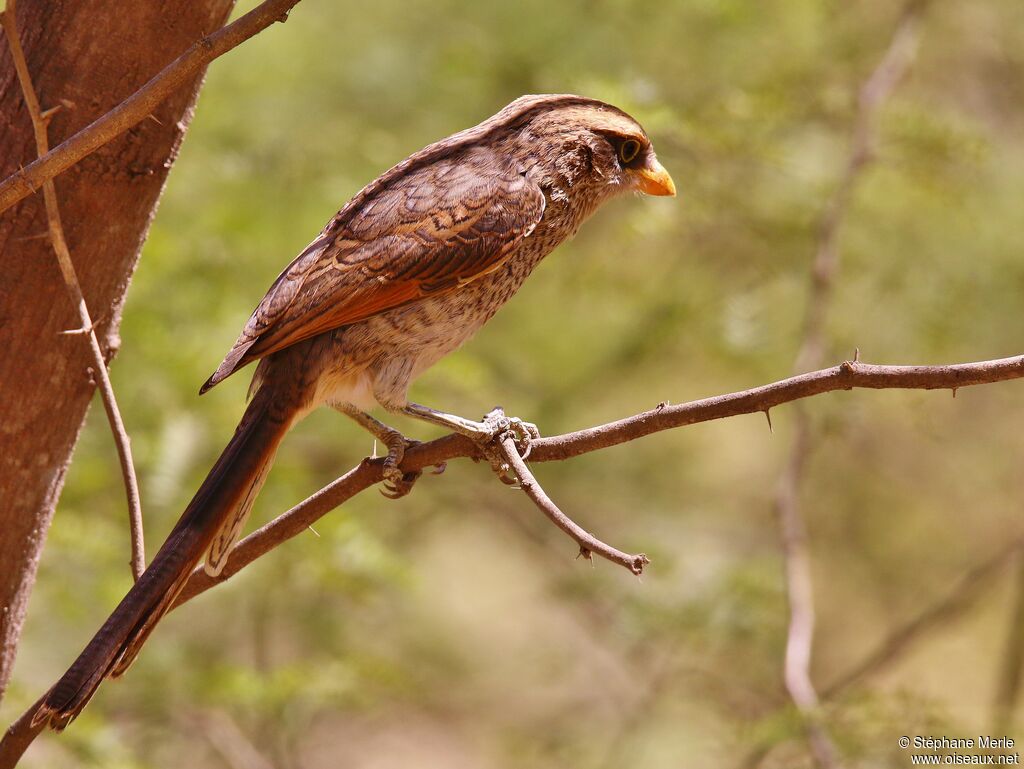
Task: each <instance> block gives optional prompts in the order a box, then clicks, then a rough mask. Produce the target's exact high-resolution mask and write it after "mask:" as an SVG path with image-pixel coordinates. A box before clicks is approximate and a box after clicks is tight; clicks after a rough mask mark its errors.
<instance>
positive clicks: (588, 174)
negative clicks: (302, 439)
mask: <svg viewBox="0 0 1024 769" xmlns="http://www.w3.org/2000/svg"><path fill="white" fill-rule="evenodd" d="M624 192H643V193H646V194H649V195H674V194H675V186H674V185H673V183H672V179H671V177H670V176H669V175H668V173H667V172H666V171H665V169H664V168H663V167H662V166H661V164H660V163H658V160H657V158H656V157H655V154H654V149H653V148H652V147H651V142H650V140H649V139H648V137H647V134H646V133H645V132H644V130H643V128H641V127H640V124H639V123H637V121H636V120H634V119H633V118H632V117H630V116H629V115H627V114H626V113H625V112H623V111H622V110H620V109H617V108H615V107H613V106H611V105H610V104H605V103H603V102H600V101H596V100H594V99H587V98H584V97H581V96H572V95H541V96H523V97H521V98H519V99H516V100H515V101H514V102H512V103H511V104H509V105H508V106H507V107H505V108H504V109H503V110H501V111H500V112H499V113H497V114H496V115H494V116H493V117H490V118H488V119H487V120H485V121H484V122H482V123H480V124H479V125H477V126H474V127H473V128H469V129H467V130H465V131H461V132H459V133H457V134H454V135H453V136H450V137H448V138H447V139H443V140H441V141H439V142H437V143H435V144H431V145H430V146H428V147H426V148H425V149H422V150H420V151H419V152H417V153H415V154H414V155H411V156H410V157H408V158H406V159H405V160H403V161H402V162H401V163H399V164H398V165H396V166H395V167H394V168H392V169H391V170H390V171H387V172H386V173H384V174H383V175H382V176H380V177H379V178H378V179H376V180H375V181H373V182H371V183H370V184H369V185H367V186H366V187H364V188H363V190H362V191H361V192H359V194H357V195H356V196H355V197H354V198H352V200H351V201H349V202H348V204H347V205H345V207H344V208H342V209H341V210H340V211H339V212H338V213H337V214H336V215H335V216H334V218H333V219H331V221H330V222H329V223H328V224H327V226H326V227H324V229H323V231H322V232H321V233H320V235H319V236H318V237H317V238H316V239H315V240H314V241H313V242H312V243H310V244H309V246H307V247H306V248H305V249H304V250H303V251H302V253H300V254H299V255H298V256H297V257H296V258H295V260H294V261H292V263H291V264H289V265H288V267H286V268H285V270H284V272H282V273H281V274H280V276H278V278H277V280H275V281H274V284H273V285H272V286H271V287H270V290H269V291H268V292H267V295H266V296H265V297H264V298H263V301H261V302H260V304H259V306H258V307H257V308H256V310H255V312H253V314H252V317H250V318H249V321H248V323H246V325H245V328H244V330H243V331H242V334H241V336H239V338H238V341H237V342H235V345H234V347H232V348H231V350H230V352H228V354H227V357H225V358H224V362H223V363H221V364H220V366H219V367H218V368H217V370H216V371H215V372H214V374H213V376H211V377H210V378H209V380H208V381H207V382H206V384H204V385H203V387H202V390H201V392H203V391H206V390H208V389H209V388H210V387H213V386H214V385H215V384H217V383H218V382H220V381H221V380H223V379H224V378H226V377H228V376H230V375H231V374H233V373H234V372H235V371H237V370H238V369H240V368H242V367H244V366H246V365H247V364H249V363H252V362H254V361H259V365H258V366H257V367H256V373H255V376H254V378H253V383H252V387H251V389H250V394H251V401H250V403H249V406H248V408H247V409H246V411H245V414H244V416H243V417H242V420H241V422H240V423H239V425H238V428H237V430H236V431H235V434H234V437H233V438H232V439H231V441H230V442H229V443H228V445H227V447H226V448H225V449H224V451H223V453H222V454H221V455H220V458H219V459H218V460H217V462H216V464H215V465H214V466H213V469H212V470H211V471H210V473H209V475H208V476H207V478H206V480H205V481H204V482H203V484H202V486H201V487H200V488H199V491H198V492H196V495H195V497H194V498H193V499H192V501H191V502H190V503H189V505H188V507H187V508H186V509H185V512H184V513H183V515H182V517H181V519H180V520H179V521H178V523H177V525H175V527H174V529H173V530H172V531H171V533H170V535H169V536H168V538H167V541H166V542H165V543H164V544H163V546H162V547H161V548H160V551H159V552H158V553H157V554H156V557H155V558H154V559H153V562H152V564H151V565H150V566H149V568H148V569H146V571H145V573H144V574H143V575H142V577H141V578H140V579H139V581H138V582H137V583H136V584H135V586H134V587H132V589H131V590H130V591H129V592H128V594H127V595H126V596H125V597H124V599H123V600H122V601H121V603H120V605H118V607H117V608H116V609H115V610H114V613H113V614H111V616H110V618H109V619H108V620H107V621H106V623H105V624H104V625H103V627H102V628H101V629H100V631H99V632H98V633H97V634H96V636H95V637H94V638H93V639H92V641H90V642H89V644H88V646H86V648H85V650H84V651H83V652H82V653H81V655H80V656H79V657H78V659H77V660H76V661H75V662H74V664H73V665H72V666H71V668H70V669H69V670H68V671H67V672H66V673H65V674H64V676H63V677H62V678H61V679H60V681H58V682H57V684H55V685H54V687H53V688H52V689H51V690H50V691H49V693H48V694H47V696H46V698H45V700H44V702H43V704H42V705H41V706H40V707H39V709H38V710H37V712H36V714H35V718H34V721H33V723H34V724H36V725H38V724H40V723H42V722H46V723H48V724H49V725H50V726H52V727H53V728H55V729H63V728H64V727H65V726H67V724H68V723H70V722H71V721H72V720H73V719H74V718H75V717H76V716H77V715H78V714H79V713H80V712H81V710H82V709H83V708H84V707H85V705H86V703H88V701H89V699H90V698H91V697H92V696H93V694H94V693H95V692H96V689H97V688H98V687H99V685H100V683H101V682H102V681H103V679H104V678H106V677H108V676H117V675H120V674H121V673H123V672H124V671H125V670H126V669H127V668H128V666H129V665H130V664H131V663H132V661H133V660H134V659H135V657H136V655H138V653H139V650H140V648H141V646H142V644H143V643H144V642H145V641H146V639H147V638H148V637H149V634H150V633H151V632H152V630H153V628H154V627H155V625H156V623H157V622H159V620H160V619H161V618H162V617H163V615H164V614H165V613H166V612H167V611H168V610H169V608H170V607H171V604H172V603H173V602H174V599H175V597H176V596H177V595H178V593H179V592H180V590H181V589H182V587H183V586H184V584H185V582H186V581H187V579H188V577H189V574H190V573H191V570H192V569H193V567H194V566H195V565H196V563H197V562H198V561H199V560H200V559H201V558H202V557H203V554H204V553H205V554H206V566H205V568H206V570H207V571H208V572H210V573H211V574H218V573H219V572H220V570H221V569H223V567H224V564H225V562H226V559H227V556H228V553H229V551H230V550H231V547H232V545H233V544H234V542H235V541H236V540H237V539H238V536H239V534H240V532H241V530H242V527H243V525H244V523H245V520H246V518H247V516H248V514H249V511H250V510H251V508H252V504H253V500H254V498H255V496H256V494H257V493H258V492H259V490H260V487H261V486H262V484H263V481H264V479H265V478H266V475H267V471H268V470H269V468H270V465H271V462H272V461H273V458H274V454H275V452H276V450H277V447H278V445H279V444H280V442H281V440H282V438H283V437H284V435H285V433H287V432H288V429H289V428H290V427H291V426H292V425H294V424H295V423H296V422H297V421H298V420H299V419H301V418H302V417H303V416H304V415H306V414H307V413H308V412H309V411H311V410H312V409H314V408H316V407H317V406H320V405H322V404H328V405H330V406H332V407H334V408H336V409H339V410H340V411H342V412H344V413H345V414H347V415H348V416H350V417H352V418H353V419H355V420H356V421H357V422H358V423H359V424H361V425H362V426H363V427H365V428H366V429H368V430H369V431H371V432H372V433H373V434H374V435H376V436H378V437H379V438H380V439H381V440H383V441H384V443H385V444H386V445H387V447H388V456H387V459H386V461H385V477H386V479H387V487H388V490H389V493H391V494H392V495H395V496H398V495H401V494H402V493H404V492H406V491H407V490H408V486H409V484H410V483H411V480H414V478H412V479H410V478H408V477H405V476H404V475H403V474H402V471H401V469H400V467H399V465H400V463H401V460H402V456H403V453H404V450H405V447H406V445H407V442H406V439H405V438H404V437H403V436H402V435H401V433H399V432H398V431H397V430H394V429H392V428H390V427H388V426H387V425H385V424H383V423H382V422H378V421H377V420H376V419H374V418H373V417H371V416H370V415H368V414H367V413H366V412H365V409H367V408H370V407H372V406H374V405H378V404H379V405H380V406H383V407H384V409H385V410H386V411H388V412H391V413H395V414H399V413H401V414H406V415H409V416H412V417H416V418H419V419H424V420H427V421H430V422H432V423H434V424H437V425H440V426H443V427H445V428H447V429H450V430H454V431H457V432H460V433H464V434H466V435H469V436H471V437H473V438H475V439H477V440H479V441H481V442H483V441H488V440H490V439H491V438H492V437H493V435H494V433H495V430H496V426H495V425H494V424H492V423H489V422H473V421H471V420H468V419H463V418H461V417H458V416H454V415H451V414H446V413H443V412H440V411H434V410H433V409H430V408H427V407H426V406H421V405H418V404H416V403H410V402H409V400H408V398H407V395H406V393H407V391H408V388H409V384H410V382H412V380H413V379H414V378H415V377H416V376H417V375H419V374H420V373H422V372H423V371H424V370H426V369H427V368H429V367H430V366H432V365H433V364H434V363H436V362H437V361H439V360H440V359H441V358H442V357H444V356H445V355H447V354H448V353H450V352H452V351H453V350H455V349H456V348H457V347H459V346H460V345H461V344H462V343H463V342H465V341H466V340H467V339H469V338H470V337H471V336H473V334H474V333H475V332H476V331H477V330H478V329H479V328H480V327H481V326H483V324H484V323H486V322H487V321H488V320H489V319H490V318H491V317H492V316H493V315H494V313H495V312H497V310H498V309H499V308H500V307H501V306H502V305H503V304H504V303H505V302H507V301H508V300H509V299H510V298H511V297H512V295H513V294H515V292H516V291H517V290H518V289H519V287H520V286H521V285H522V283H523V281H524V280H526V277H527V276H528V275H529V274H530V272H532V271H533V269H534V267H536V266H537V264H538V263H539V262H540V261H541V259H543V258H544V257H545V256H547V255H548V254H549V253H550V252H551V251H552V250H553V249H554V248H555V247H556V246H557V245H558V244H559V243H561V242H562V241H564V240H565V239H566V238H568V237H570V236H572V235H573V234H574V233H575V232H576V231H577V230H578V229H579V227H580V225H581V224H582V223H583V221H584V220H585V219H586V218H587V217H588V216H590V214H592V213H593V212H594V211H595V209H597V207H598V206H599V205H600V204H601V203H603V202H605V201H606V200H608V199H610V198H612V197H614V196H616V195H618V194H620V193H624ZM506 426H507V425H506Z"/></svg>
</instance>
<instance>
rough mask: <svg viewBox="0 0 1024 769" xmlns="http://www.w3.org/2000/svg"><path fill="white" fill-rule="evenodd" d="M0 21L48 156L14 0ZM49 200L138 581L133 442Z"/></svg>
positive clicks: (140, 559) (49, 191)
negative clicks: (116, 470) (116, 466)
mask: <svg viewBox="0 0 1024 769" xmlns="http://www.w3.org/2000/svg"><path fill="white" fill-rule="evenodd" d="M0 23H2V24H3V28H4V32H5V33H6V35H7V42H8V44H9V45H10V48H11V58H12V59H13V60H14V69H15V71H16V72H17V73H18V81H19V82H20V84H21V90H22V93H23V94H24V96H25V105H26V107H27V108H28V114H29V116H30V117H31V119H32V128H33V130H34V131H35V138H36V150H37V152H38V154H39V156H40V157H43V156H44V155H46V153H47V150H48V145H49V141H48V139H47V136H46V119H45V118H44V117H43V113H42V111H41V110H40V107H39V99H38V97H37V96H36V92H35V88H34V87H33V86H32V78H31V76H30V75H29V72H28V64H27V63H26V61H25V53H24V51H23V50H22V48H21V40H20V38H19V37H18V27H17V21H16V19H15V0H8V2H7V9H6V11H4V13H3V14H0ZM43 199H44V201H45V204H46V219H47V222H48V225H49V230H50V241H51V243H52V244H53V250H54V253H55V254H56V255H57V263H58V264H59V265H60V273H61V276H62V277H63V278H64V285H65V286H66V287H67V290H68V294H69V296H70V297H71V301H72V303H73V304H74V305H75V308H76V309H77V310H78V322H79V323H80V324H81V331H82V333H83V334H84V335H85V336H86V337H87V339H88V340H89V349H90V351H91V352H92V359H93V365H94V376H95V377H96V380H97V385H98V386H99V390H100V396H101V397H102V399H103V407H104V409H105V411H106V412H107V421H108V422H110V431H111V433H113V435H114V444H115V445H116V446H117V456H118V459H119V461H120V464H121V477H122V478H123V479H124V488H125V494H126V495H127V497H128V521H129V528H130V535H131V550H132V556H131V561H130V564H131V568H132V575H133V576H134V577H135V579H136V580H138V578H139V577H140V576H142V572H143V571H144V570H145V568H146V546H145V542H144V539H143V532H142V503H141V501H140V498H139V482H138V479H137V478H136V476H135V464H134V462H133V461H132V449H131V442H130V439H129V438H128V432H127V430H125V427H124V420H122V419H121V411H120V409H118V407H117V398H115V397H114V387H113V385H112V384H111V383H110V375H109V374H108V373H107V362H106V361H105V360H104V358H103V350H102V349H101V348H100V343H99V340H98V339H97V338H96V329H95V327H94V326H93V322H92V318H91V316H90V315H89V308H88V306H87V305H86V303H85V297H84V296H83V294H82V287H81V285H80V284H79V282H78V276H77V275H76V274H75V266H74V263H73V262H72V261H71V252H70V251H69V250H68V244H67V241H66V240H65V238H64V228H63V226H62V225H61V221H60V208H59V207H58V205H57V192H56V189H55V188H54V184H53V180H52V179H49V178H47V179H45V180H44V181H43Z"/></svg>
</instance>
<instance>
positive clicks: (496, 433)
mask: <svg viewBox="0 0 1024 769" xmlns="http://www.w3.org/2000/svg"><path fill="white" fill-rule="evenodd" d="M483 424H484V425H486V426H487V433H486V435H485V438H484V440H482V441H481V442H480V445H481V449H482V450H483V452H484V456H485V457H486V458H487V461H488V462H490V464H491V468H492V469H493V470H494V472H495V474H497V476H498V479H499V480H500V481H501V482H502V483H504V484H507V485H509V486H514V485H515V484H517V483H518V482H519V481H518V479H517V478H516V477H515V474H514V473H513V472H512V468H511V467H509V465H508V462H507V461H506V460H505V457H504V456H503V455H502V454H501V452H500V451H498V450H497V449H496V448H495V446H494V444H495V442H499V441H501V440H503V439H504V437H505V435H506V434H509V435H511V437H512V438H513V440H514V441H515V444H516V450H517V451H518V452H519V456H521V457H522V458H523V459H526V458H527V457H529V456H530V449H531V446H532V441H533V440H534V439H536V438H540V430H538V429H537V425H535V424H533V423H532V422H524V421H523V420H522V419H519V418H518V417H509V416H505V412H504V410H502V408H501V406H496V407H495V408H494V409H492V410H491V411H490V413H488V414H487V415H486V416H485V417H484V419H483Z"/></svg>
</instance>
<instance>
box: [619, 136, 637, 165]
mask: <svg viewBox="0 0 1024 769" xmlns="http://www.w3.org/2000/svg"><path fill="white" fill-rule="evenodd" d="M639 154H640V142H638V141H637V140H636V139H626V141H624V142H622V144H620V145H619V159H620V160H621V161H622V162H623V163H632V162H633V161H634V160H636V156H637V155H639Z"/></svg>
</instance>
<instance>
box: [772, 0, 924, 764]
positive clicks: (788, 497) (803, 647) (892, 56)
mask: <svg viewBox="0 0 1024 769" xmlns="http://www.w3.org/2000/svg"><path fill="white" fill-rule="evenodd" d="M919 11H920V4H918V3H915V4H913V5H911V6H909V7H908V8H907V10H906V12H905V13H904V14H903V17H902V19H901V20H900V23H899V25H898V26H897V28H896V31H895V33H894V35H893V37H892V40H891V42H890V43H889V46H888V48H887V49H886V52H885V54H884V56H883V57H882V60H881V62H879V64H878V66H877V67H875V69H874V71H873V72H872V73H871V75H870V76H869V77H868V79H867V80H866V81H865V83H864V85H863V86H862V87H861V89H860V92H859V98H858V102H857V113H856V117H855V121H854V129H853V136H852V139H851V146H850V154H849V159H848V160H847V164H846V170H845V172H844V174H843V177H842V179H841V181H840V183H839V186H838V187H837V188H836V191H835V193H833V195H832V197H831V198H830V200H829V202H828V204H827V205H826V207H825V213H824V214H823V216H822V219H821V223H820V226H819V236H818V248H817V251H816V252H815V255H814V260H813V262H812V265H811V289H810V296H809V299H808V305H807V313H806V316H805V318H804V330H803V340H802V342H801V345H800V350H799V352H798V353H797V356H796V361H795V364H794V372H795V373H797V374H799V373H801V372H803V371H807V370H809V369H813V368H817V367H819V366H820V365H821V361H822V359H823V354H824V345H825V341H824V335H825V317H826V315H827V312H828V306H829V302H830V299H831V296H832V290H833V287H834V284H835V279H836V275H837V273H838V271H839V232H840V229H841V227H842V223H843V221H844V220H845V218H846V215H847V212H848V210H849V206H850V202H851V200H852V197H853V191H854V189H855V187H856V185H857V182H858V181H859V180H860V178H861V175H862V173H863V171H864V169H865V168H866V167H867V165H868V164H869V163H870V162H871V160H872V159H873V155H874V147H875V143H876V137H875V133H876V126H875V123H876V117H877V112H878V109H879V107H881V105H882V104H883V103H884V102H885V100H886V99H887V98H888V97H889V95H890V94H891V93H892V91H893V89H894V88H895V87H896V85H897V83H899V81H900V80H901V79H902V78H903V75H904V74H905V73H906V70H907V67H908V66H909V64H910V62H911V60H912V59H913V57H914V54H915V52H916V50H917V42H918V26H919V21H920V20H919ZM795 422H796V425H795V437H794V439H793V445H792V447H791V449H790V457H789V462H788V463H787V465H786V469H785V470H784V471H783V474H782V476H781V477H780V479H779V484H778V488H777V490H776V494H775V505H774V506H775V511H776V514H777V516H778V519H779V530H780V535H781V540H782V552H783V560H784V562H785V574H786V577H785V582H786V595H787V597H788V599H789V625H788V628H787V634H786V653H785V663H784V671H783V679H784V681H785V686H786V691H787V692H789V696H790V698H791V699H792V700H793V703H794V704H795V705H796V707H797V710H798V711H799V712H800V713H801V715H802V716H803V717H804V719H805V723H806V727H807V736H808V741H809V744H810V748H811V753H812V755H813V757H814V760H815V763H816V764H817V765H818V766H819V767H822V768H823V769H831V767H835V766H838V757H837V754H836V750H835V747H834V746H833V745H832V742H831V740H830V738H829V736H828V734H827V732H826V731H825V728H824V726H823V725H822V724H821V718H820V711H819V707H818V705H819V703H818V694H817V692H816V691H815V688H814V683H813V681H812V680H811V657H812V650H813V644H814V623H815V612H814V582H813V577H812V574H811V557H810V551H809V548H808V544H807V526H806V523H805V521H804V517H803V514H802V512H801V509H800V487H801V486H802V485H803V477H804V468H805V466H806V463H807V458H808V456H809V454H810V451H811V448H812V446H813V437H812V432H811V424H810V420H809V418H808V416H807V413H806V412H805V411H804V409H803V408H798V409H797V410H796V415H795Z"/></svg>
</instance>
